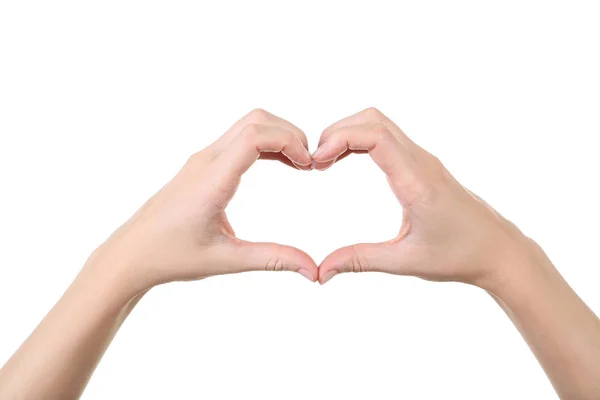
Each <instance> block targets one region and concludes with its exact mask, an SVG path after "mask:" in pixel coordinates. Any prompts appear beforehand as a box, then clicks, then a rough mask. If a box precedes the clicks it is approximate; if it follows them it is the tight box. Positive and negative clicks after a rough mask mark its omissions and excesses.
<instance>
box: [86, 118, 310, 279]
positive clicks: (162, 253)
mask: <svg viewBox="0 0 600 400" xmlns="http://www.w3.org/2000/svg"><path fill="white" fill-rule="evenodd" d="M307 148H308V146H307V141H306V136H305V135H304V133H303V132H302V131H301V130H300V129H298V128H297V127H295V126H294V125H292V124H291V123H289V122H287V121H285V120H283V119H280V118H278V117H276V116H274V115H271V114H269V113H267V112H266V111H263V110H254V111H252V112H250V113H249V114H248V115H246V116H245V117H244V118H242V119H241V120H239V121H238V122H236V123H235V124H234V125H233V126H232V127H231V128H230V129H229V130H228V131H227V132H226V133H225V134H224V135H223V136H222V137H221V138H220V139H218V140H217V141H216V142H215V143H213V144H212V145H210V146H209V147H207V148H206V149H204V150H202V151H200V152H198V153H196V154H194V155H192V156H191V157H190V159H189V160H188V162H187V163H186V164H185V166H184V167H183V169H182V170H181V171H180V172H179V173H178V174H177V175H176V176H175V177H174V178H173V180H172V181H171V182H170V183H168V184H167V185H166V186H165V187H164V188H163V189H161V190H160V191H159V192H158V193H157V194H156V195H155V196H153V197H152V198H151V199H150V200H149V201H148V202H147V203H146V204H145V205H144V206H143V207H142V208H141V209H140V210H139V211H138V212H137V213H136V214H135V215H134V216H133V217H132V218H131V219H130V220H129V221H127V223H125V224H124V225H123V226H122V227H121V228H119V229H118V230H117V231H116V232H115V233H114V234H113V235H112V236H111V237H110V238H109V239H108V240H107V242H106V243H104V244H103V245H102V246H101V247H100V248H99V249H97V250H96V251H95V252H94V254H93V255H92V257H91V259H90V262H91V263H94V264H95V261H96V260H98V259H101V260H102V261H108V262H100V263H97V264H101V265H103V268H106V265H113V266H114V267H113V268H115V269H116V270H115V272H114V273H115V274H117V275H118V276H119V277H122V278H124V279H125V280H126V281H127V282H134V283H135V285H136V290H139V291H142V290H145V289H148V288H150V287H152V286H154V285H157V284H159V283H164V282H169V281H175V280H194V279H201V278H205V277H208V276H211V275H219V274H228V273H235V272H243V271H253V270H268V271H280V270H287V271H295V272H298V273H300V274H302V275H303V276H305V277H306V278H308V279H310V280H311V281H315V280H316V279H317V276H318V271H317V266H316V264H315V263H314V261H313V260H312V259H311V258H310V257H309V256H308V255H307V254H306V253H304V252H302V251H300V250H298V249H296V248H293V247H288V246H282V245H279V244H275V243H250V242H246V241H243V240H240V239H238V238H236V237H235V234H234V231H233V229H232V228H231V226H230V224H229V222H228V221H227V216H226V215H225V207H226V206H227V204H228V203H229V201H230V200H231V198H232V197H233V195H234V193H235V192H236V189H237V187H238V184H239V182H240V178H241V176H242V174H243V173H244V172H246V171H247V170H248V168H250V166H251V165H252V164H253V163H254V162H255V161H256V160H257V158H266V159H275V160H279V161H282V162H284V163H286V164H288V165H291V166H293V167H296V168H298V169H311V161H312V159H311V156H310V153H309V152H308V150H307Z"/></svg>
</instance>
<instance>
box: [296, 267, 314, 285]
mask: <svg viewBox="0 0 600 400" xmlns="http://www.w3.org/2000/svg"><path fill="white" fill-rule="evenodd" d="M298 273H299V274H300V275H302V276H303V277H305V278H306V279H308V280H309V281H311V282H314V281H315V279H314V278H313V276H312V275H311V274H310V272H308V271H307V270H305V269H304V268H300V269H299V270H298Z"/></svg>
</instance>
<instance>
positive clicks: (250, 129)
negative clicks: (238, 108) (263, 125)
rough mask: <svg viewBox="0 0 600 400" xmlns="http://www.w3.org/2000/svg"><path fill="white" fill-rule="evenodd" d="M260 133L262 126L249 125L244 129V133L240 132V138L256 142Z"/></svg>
mask: <svg viewBox="0 0 600 400" xmlns="http://www.w3.org/2000/svg"><path fill="white" fill-rule="evenodd" d="M259 133H260V125H258V124H248V125H246V126H245V127H244V128H243V129H242V131H241V132H240V136H241V137H243V138H245V139H248V140H254V139H255V138H256V137H257V136H258V134H259Z"/></svg>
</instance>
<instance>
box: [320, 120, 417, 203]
mask: <svg viewBox="0 0 600 400" xmlns="http://www.w3.org/2000/svg"><path fill="white" fill-rule="evenodd" d="M348 150H351V151H367V152H368V153H369V154H370V155H371V157H372V158H373V160H374V161H375V163H376V164H377V165H378V166H379V167H380V168H381V169H382V170H383V172H384V173H385V174H386V175H387V176H388V179H389V181H390V184H391V186H392V189H393V190H394V193H395V194H396V196H397V197H398V199H399V200H400V202H401V203H402V204H403V205H405V204H410V202H411V201H413V200H414V195H415V194H416V192H415V190H414V189H415V188H417V187H418V186H419V185H422V183H421V182H419V180H418V176H419V170H418V166H417V163H416V161H415V158H414V157H413V155H412V154H411V151H410V150H409V149H407V148H406V147H405V146H404V144H402V143H400V142H399V141H398V140H397V139H396V137H395V136H394V135H393V133H392V132H391V131H390V130H389V129H388V128H387V127H386V126H385V125H383V124H379V123H378V124H370V125H351V126H344V127H341V128H339V129H338V130H336V131H333V132H331V134H330V135H329V137H328V139H327V141H325V142H324V143H323V144H321V146H319V148H318V149H317V151H316V152H315V153H314V154H313V156H312V157H313V162H318V163H324V162H327V161H331V160H335V159H338V158H339V157H340V156H343V155H344V153H346V152H347V151H348ZM313 165H314V164H313ZM407 189H410V190H407Z"/></svg>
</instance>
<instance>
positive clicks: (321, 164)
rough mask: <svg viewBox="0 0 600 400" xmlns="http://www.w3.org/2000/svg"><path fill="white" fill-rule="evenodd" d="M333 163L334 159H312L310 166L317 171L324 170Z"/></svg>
mask: <svg viewBox="0 0 600 400" xmlns="http://www.w3.org/2000/svg"><path fill="white" fill-rule="evenodd" d="M333 164H335V160H331V161H326V162H319V161H315V160H313V162H312V168H313V169H316V170H317V171H325V170H326V169H328V168H329V167H331V166H332V165H333Z"/></svg>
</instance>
